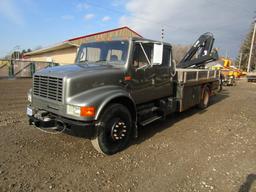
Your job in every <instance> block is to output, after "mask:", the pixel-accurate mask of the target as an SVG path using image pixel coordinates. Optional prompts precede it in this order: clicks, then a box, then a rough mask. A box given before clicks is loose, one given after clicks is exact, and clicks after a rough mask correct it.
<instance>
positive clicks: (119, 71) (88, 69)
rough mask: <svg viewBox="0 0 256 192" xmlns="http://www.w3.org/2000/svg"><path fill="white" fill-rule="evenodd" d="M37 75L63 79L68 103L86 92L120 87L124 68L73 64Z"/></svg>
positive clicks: (45, 70)
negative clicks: (110, 86)
mask: <svg viewBox="0 0 256 192" xmlns="http://www.w3.org/2000/svg"><path fill="white" fill-rule="evenodd" d="M35 75H42V76H50V77H57V78H63V83H64V84H63V88H64V90H63V91H64V95H65V98H66V101H68V100H69V99H70V98H72V97H73V96H76V95H78V94H81V93H83V92H85V91H89V90H91V89H95V88H98V87H102V86H107V85H118V86H120V80H122V79H123V78H124V68H122V67H119V68H118V67H114V66H112V65H103V64H82V65H80V64H73V65H65V66H58V67H49V68H47V69H44V70H41V71H39V72H37V73H36V74H35Z"/></svg>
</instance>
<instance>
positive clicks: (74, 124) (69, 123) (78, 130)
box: [28, 110, 96, 138]
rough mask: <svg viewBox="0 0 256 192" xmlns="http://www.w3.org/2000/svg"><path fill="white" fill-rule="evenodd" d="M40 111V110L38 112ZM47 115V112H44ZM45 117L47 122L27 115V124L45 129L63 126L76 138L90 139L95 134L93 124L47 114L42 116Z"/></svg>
mask: <svg viewBox="0 0 256 192" xmlns="http://www.w3.org/2000/svg"><path fill="white" fill-rule="evenodd" d="M39 111H40V110H39ZM46 113H47V112H46ZM45 117H47V121H45V120H44V119H43V118H38V115H35V114H32V116H30V115H28V118H29V124H30V125H32V124H33V125H35V126H36V127H39V128H42V129H47V128H51V127H58V126H61V125H63V126H65V127H66V128H67V129H68V130H71V131H72V132H73V133H75V135H77V136H83V137H86V138H92V137H94V136H95V134H96V127H95V122H94V121H92V122H85V121H77V120H72V119H68V118H65V117H61V116H58V115H55V114H52V113H48V114H46V115H45V116H44V118H45Z"/></svg>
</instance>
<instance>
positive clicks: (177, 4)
mask: <svg viewBox="0 0 256 192" xmlns="http://www.w3.org/2000/svg"><path fill="white" fill-rule="evenodd" d="M252 5H256V3H255V0H245V1H242V0H237V1H233V0H226V1H222V0H215V1H214V2H210V1H204V0H194V1H187V0H171V1H170V0H162V1H158V0H147V1H146V0H128V1H127V2H126V4H125V8H126V11H127V12H128V14H125V15H123V16H122V17H120V19H119V24H120V25H129V26H130V27H131V28H133V29H135V30H136V31H138V32H139V33H141V34H142V35H143V36H145V37H148V38H153V39H160V37H161V28H164V29H165V40H166V41H170V42H174V43H180V44H190V43H192V42H193V41H194V40H195V39H196V38H197V37H198V36H199V35H200V34H202V33H204V32H207V31H210V32H213V33H214V35H215V38H216V43H217V44H216V45H217V46H219V47H220V48H221V50H228V51H229V52H231V53H232V56H235V55H236V53H237V51H238V49H239V46H240V43H241V38H243V36H244V35H245V34H246V33H247V31H248V29H249V27H250V22H251V21H252V17H253V11H254V8H255V6H252Z"/></svg>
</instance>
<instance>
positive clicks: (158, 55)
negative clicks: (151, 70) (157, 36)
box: [152, 44, 164, 65]
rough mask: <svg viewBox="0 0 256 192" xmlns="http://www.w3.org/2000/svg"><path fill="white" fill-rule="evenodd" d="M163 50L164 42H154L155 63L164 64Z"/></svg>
mask: <svg viewBox="0 0 256 192" xmlns="http://www.w3.org/2000/svg"><path fill="white" fill-rule="evenodd" d="M163 50H164V45H163V44H160V45H158V44H154V51H153V62H152V64H153V65H162V60H163Z"/></svg>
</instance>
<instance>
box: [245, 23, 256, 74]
mask: <svg viewBox="0 0 256 192" xmlns="http://www.w3.org/2000/svg"><path fill="white" fill-rule="evenodd" d="M255 31H256V21H254V29H253V34H252V41H251V49H250V54H249V59H248V67H247V72H248V73H249V72H250V69H251V59H252V50H253V44H254V38H255Z"/></svg>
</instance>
